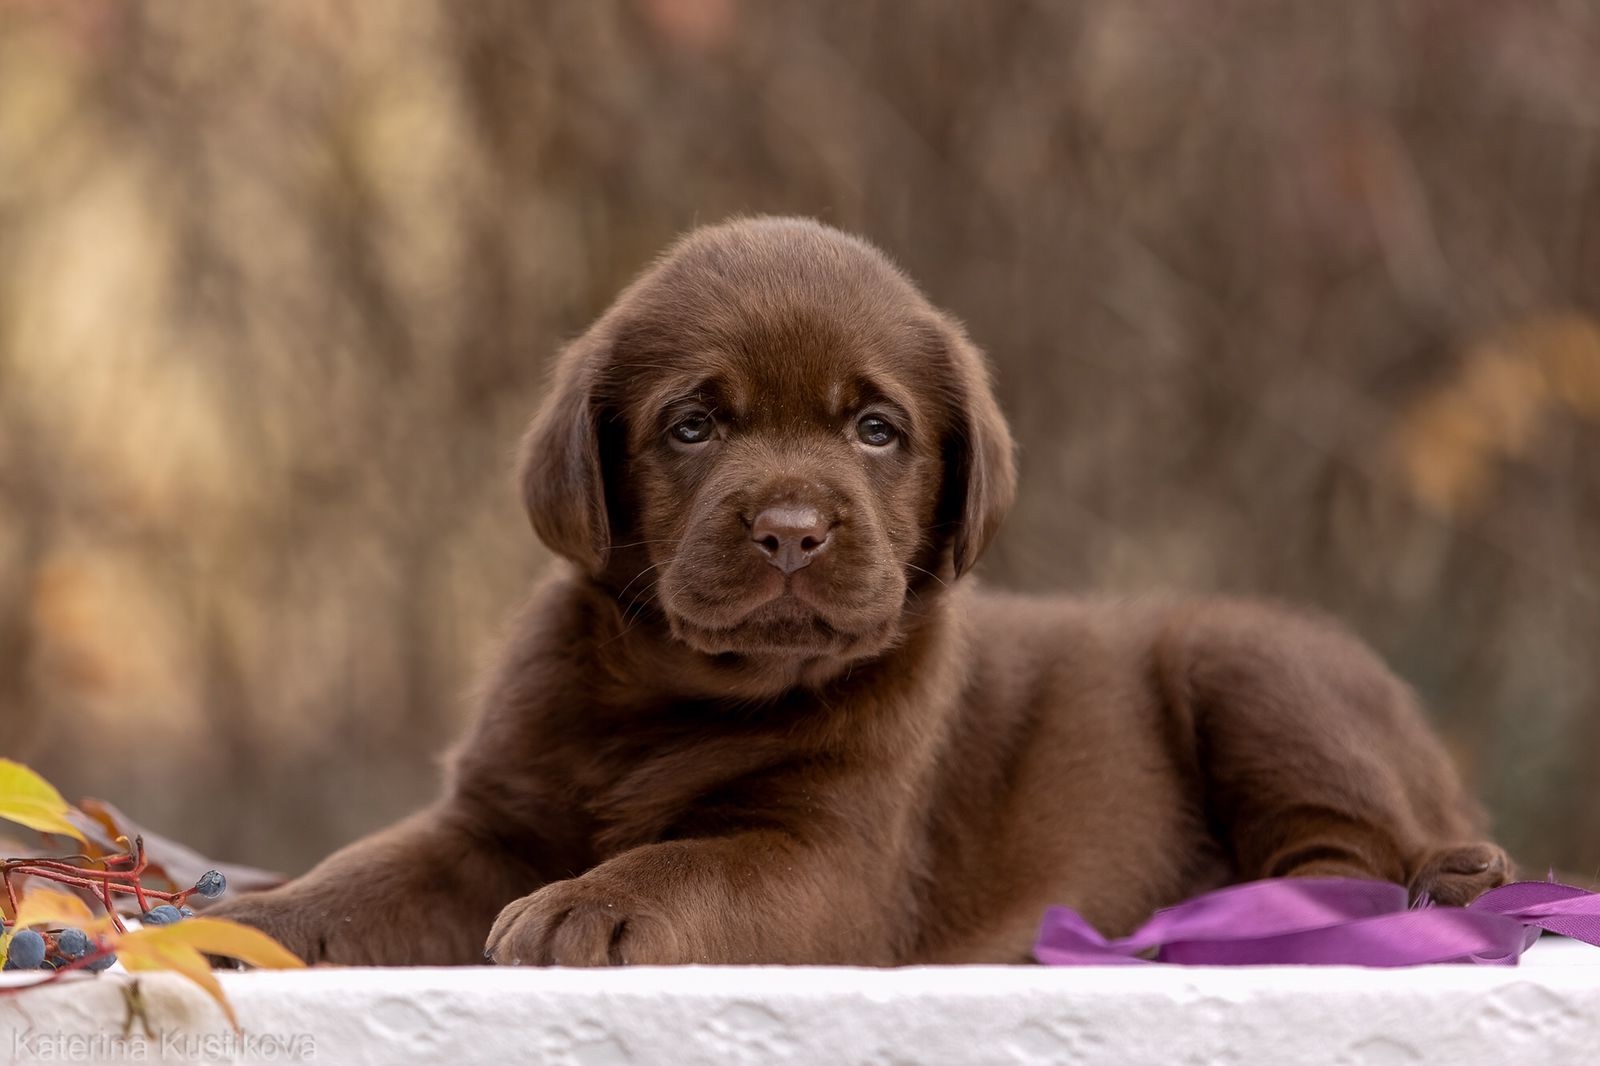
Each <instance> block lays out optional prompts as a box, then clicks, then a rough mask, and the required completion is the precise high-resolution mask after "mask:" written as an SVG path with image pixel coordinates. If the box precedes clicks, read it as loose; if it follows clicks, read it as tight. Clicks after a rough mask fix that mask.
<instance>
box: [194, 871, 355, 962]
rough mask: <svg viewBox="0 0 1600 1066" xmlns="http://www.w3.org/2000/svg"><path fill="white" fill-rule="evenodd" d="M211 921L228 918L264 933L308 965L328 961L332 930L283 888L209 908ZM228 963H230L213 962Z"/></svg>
mask: <svg viewBox="0 0 1600 1066" xmlns="http://www.w3.org/2000/svg"><path fill="white" fill-rule="evenodd" d="M205 917H207V918H226V919H227V920H229V921H232V922H238V923H240V924H241V925H248V926H251V927H253V928H255V929H259V930H261V932H263V933H266V934H267V935H268V936H270V937H271V938H272V939H274V940H276V941H277V942H278V943H280V944H282V945H283V946H284V947H286V948H288V949H289V951H290V953H291V954H293V955H297V956H299V957H300V959H301V960H302V961H304V962H306V963H310V964H316V963H319V962H325V961H328V941H329V936H328V934H329V932H331V930H328V929H319V927H318V923H317V921H316V920H315V919H314V917H313V915H312V914H310V913H308V908H307V907H306V906H305V905H304V903H303V902H301V901H300V900H297V899H295V898H293V897H292V896H290V895H288V894H287V893H285V892H284V891H283V890H281V889H275V890H273V891H270V892H258V893H252V894H249V895H243V896H239V897H237V898H235V899H230V900H228V901H227V902H226V903H220V904H218V905H217V906H215V907H207V908H206V912H205ZM213 962H214V963H218V964H225V963H226V960H217V959H214V960H213Z"/></svg>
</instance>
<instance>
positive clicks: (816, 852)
mask: <svg viewBox="0 0 1600 1066" xmlns="http://www.w3.org/2000/svg"><path fill="white" fill-rule="evenodd" d="M890 865H892V864H891V863H889V862H884V863H877V864H874V863H871V862H870V861H867V859H866V856H865V855H864V854H861V853H859V852H858V853H856V854H851V853H849V852H848V851H845V850H843V849H841V848H839V847H838V846H834V848H833V849H832V850H830V851H826V852H825V851H823V850H821V849H820V848H818V847H816V846H813V845H809V844H806V843H803V842H802V841H801V840H800V839H799V838H797V837H795V836H792V835H790V834H788V833H786V832H784V831H781V830H767V829H763V830H755V831H750V832H745V833H737V834H733V835H730V836H725V837H716V838H711V839H701V840H678V841H671V842H668V843H661V844H649V845H645V846H643V847H639V848H635V849H633V850H631V851H628V852H624V853H623V854H621V855H619V856H617V857H616V858H613V859H611V860H610V861H608V862H605V863H603V864H601V865H600V866H597V867H595V868H594V869H593V870H591V871H589V872H588V873H586V874H584V875H583V876H582V877H577V878H574V879H572V880H569V881H559V882H556V883H555V884H552V885H548V886H546V887H544V888H542V889H540V890H539V891H537V892H535V893H533V894H532V895H530V896H526V897H524V898H523V899H519V900H517V901H516V902H514V903H512V904H511V905H510V906H508V907H506V909H505V910H504V911H503V912H502V913H501V915H500V918H499V920H498V921H496V922H495V925H494V930H493V932H492V933H490V936H489V943H488V951H489V954H490V955H491V956H492V957H493V958H494V960H495V961H496V962H499V963H506V964H512V965H516V964H527V965H557V966H607V965H612V966H617V965H628V964H632V965H669V964H675V963H763V964H771V963H843V962H851V963H855V964H858V965H859V964H867V963H878V964H885V965H887V964H890V963H892V962H894V961H895V959H894V957H893V956H894V946H893V945H894V933H893V928H892V922H891V921H890V919H889V917H888V915H889V914H890V913H891V910H890V909H889V908H887V907H886V906H885V904H886V902H887V900H886V898H885V894H886V893H884V892H882V891H880V889H881V888H882V886H879V888H874V886H875V885H876V883H877V882H878V881H879V880H881V878H880V877H877V876H874V874H873V870H874V868H877V869H883V868H885V867H887V866H890Z"/></svg>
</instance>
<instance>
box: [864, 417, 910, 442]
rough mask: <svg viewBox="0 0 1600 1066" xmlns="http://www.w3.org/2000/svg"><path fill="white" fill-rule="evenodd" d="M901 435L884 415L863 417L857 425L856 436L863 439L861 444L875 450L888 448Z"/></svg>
mask: <svg viewBox="0 0 1600 1066" xmlns="http://www.w3.org/2000/svg"><path fill="white" fill-rule="evenodd" d="M899 435H900V434H899V432H898V431H897V430H896V429H895V428H894V425H893V424H892V423H890V421H889V420H888V419H887V418H884V417H883V416H882V415H862V416H861V420H860V421H858V422H857V423H856V436H858V437H860V438H861V443H862V444H869V445H871V446H872V447H874V448H886V447H888V446H889V445H891V444H893V443H894V442H895V438H897V437H898V436H899Z"/></svg>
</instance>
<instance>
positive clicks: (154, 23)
mask: <svg viewBox="0 0 1600 1066" xmlns="http://www.w3.org/2000/svg"><path fill="white" fill-rule="evenodd" d="M747 212H795V213H804V214H809V215H814V216H817V217H819V218H821V219H823V220H825V221H828V222H832V223H834V224H836V225H839V226H843V227H846V228H849V229H852V230H856V231H859V232H861V233H863V234H865V235H867V236H868V237H870V238H871V239H873V240H875V241H877V242H879V243H880V244H881V245H882V246H883V247H884V248H885V249H886V250H887V251H888V252H889V253H890V254H891V255H892V256H893V257H894V258H896V259H897V260H899V261H900V262H901V263H902V264H903V265H904V266H905V267H906V268H907V269H908V270H909V271H910V272H911V273H912V274H913V275H914V276H915V277H916V278H918V279H919V280H920V281H921V282H922V283H923V285H924V286H925V287H926V289H927V290H928V292H929V294H930V295H931V296H932V298H933V299H934V300H935V302H937V303H939V304H941V305H944V306H946V307H948V308H950V309H951V310H953V311H954V312H955V313H956V314H957V315H959V316H960V317H962V318H963V319H965V320H966V322H967V323H968V326H969V328H970V331H971V333H972V335H973V336H974V338H975V339H977V340H978V342H979V343H980V344H981V345H983V346H984V347H985V348H986V349H987V350H988V352H989V353H990V356H991V357H992V359H993V361H994V364H995V367H996V372H997V376H998V383H999V390H1000V394H1001V399H1002V403H1003V405H1004V406H1005V408H1006V410H1007V412H1008V414H1009V415H1010V417H1011V419H1012V421H1013V426H1014V428H1015V430H1016V432H1017V435H1018V438H1019V440H1020V442H1021V446H1022V469H1023V480H1022V490H1021V503H1020V504H1019V506H1018V507H1017V509H1016V511H1015V512H1014V513H1013V515H1012V516H1011V519H1010V521H1009V523H1008V525H1007V526H1006V528H1005V531H1004V533H1003V535H1002V537H1001V539H1000V541H999V542H998V544H997V545H996V547H995V548H994V550H993V551H992V553H991V555H990V556H989V557H988V559H987V561H986V564H985V567H984V570H985V573H986V579H987V580H989V581H990V582H992V583H997V584H1015V585H1019V586H1023V587H1027V588H1032V589H1063V590H1101V591H1112V592H1125V593H1138V592H1140V591H1144V590H1151V589H1165V588H1172V587H1178V588H1184V589H1191V590H1195V591H1200V592H1208V591H1219V592H1230V593H1242V594H1259V595H1267V596H1273V597H1281V598H1287V599H1293V600H1297V601H1305V602H1309V603H1313V604H1317V605H1321V606H1322V607H1324V608H1325V609H1327V610H1328V611H1331V612H1333V613H1335V614H1337V615H1339V616H1340V617H1342V618H1344V619H1345V620H1346V621H1347V622H1348V623H1349V624H1351V625H1352V626H1354V627H1355V628H1356V629H1357V630H1358V631H1359V632H1360V633H1362V634H1363V635H1365V636H1366V637H1367V638H1368V639H1370V640H1371V641H1373V642H1374V643H1375V644H1376V645H1378V647H1379V648H1380V649H1381V650H1382V651H1383V653H1384V654H1385V655H1387V656H1388V658H1389V659H1390V660H1391V661H1392V662H1393V663H1394V664H1395V665H1396V667H1397V668H1398V669H1399V671H1400V672H1401V673H1402V674H1403V675H1404V676H1405V677H1407V678H1408V679H1409V680H1410V681H1412V682H1413V683H1414V684H1415V685H1417V686H1418V688H1419V689H1420V690H1421V691H1422V693H1423V694H1424V696H1425V697H1426V699H1427V701H1428V703H1429V705H1430V707H1431V708H1432V710H1433V711H1434V713H1435V715H1436V718H1437V720H1438V721H1439V723H1440V724H1441V726H1442V728H1443V730H1444V731H1445V733H1446V735H1447V736H1448V738H1449V742H1450V744H1451V747H1452V748H1453V750H1454V751H1455V752H1456V754H1457V756H1458V757H1459V759H1460V760H1461V762H1462V764H1463V766H1464V767H1465V769H1466V771H1467V773H1468V775H1469V776H1470V778H1471V780H1472V781H1473V783H1474V785H1475V787H1476V789H1477V790H1478V792H1479V794H1480V795H1481V796H1482V798H1483V799H1484V801H1485V802H1486V803H1487V804H1488V805H1489V807H1490V808H1491V809H1492V811H1493V812H1494V814H1495V818H1496V823H1497V828H1498V831H1499V834H1500V836H1501V838H1502V840H1503V842H1504V843H1506V844H1507V845H1508V846H1510V848H1511V849H1512V850H1513V851H1514V852H1515V853H1516V854H1517V855H1519V856H1520V857H1521V858H1522V859H1523V860H1524V861H1525V862H1526V863H1528V864H1530V865H1531V866H1532V867H1533V868H1534V870H1535V871H1537V872H1538V873H1539V874H1542V873H1543V872H1544V869H1545V867H1546V865H1548V864H1555V865H1557V866H1559V867H1566V868H1568V869H1571V870H1573V871H1575V872H1577V873H1579V874H1584V875H1588V874H1591V873H1593V874H1600V792H1597V789H1596V784H1597V776H1600V775H1597V772H1596V769H1595V768H1596V765H1597V763H1600V325H1597V317H1600V7H1596V6H1595V5H1592V4H1588V3H1584V2H1556V0H1550V2H1539V3H1519V4H1507V3H1498V2H1487V0H1485V2H1474V0H1432V2H1430V0H1409V2H1404V3H1402V2H1398V0H1394V2H1386V3H1378V2H1370V0H1368V2H1362V0H1351V2H1345V3H1279V2H1254V0H1185V2H1182V3H1179V2H1139V0H1083V2H1066V0H1060V2H1046V0H1036V2H1014V3H979V2H975V0H942V2H940V0H910V2H907V0H898V2H869V0H831V2H811V0H792V2H772V3H759V4H758V3H738V2H736V0H648V2H647V0H639V2H599V0H552V2H548V3H509V2H504V3H495V2H489V0H477V2H474V3H471V4H456V3H451V2H448V0H408V2H406V3H393V4H391V3H366V2H361V0H272V2H266V0H260V2H247V0H237V2H230V3H225V4H223V3H177V2H163V3H130V2H126V0H92V2H91V0H0V753H3V754H5V755H8V756H12V757H15V758H19V759H21V760H23V761H25V762H27V763H30V764H32V765H33V766H35V767H36V768H37V769H39V770H40V771H41V772H43V773H45V774H46V775H48V776H49V777H50V778H52V779H53V780H54V781H55V782H56V783H57V784H59V785H60V786H61V788H62V790H63V791H64V792H66V793H67V794H68V795H69V796H70V797H74V798H75V797H78V796H81V795H86V794H87V795H96V796H101V797H104V798H107V799H110V800H113V801H114V802H116V803H117V804H118V805H119V806H121V807H122V808H123V809H125V810H127V811H128V812H129V813H130V814H132V815H134V816H135V817H136V818H138V819H140V820H142V821H144V822H147V823H149V824H151V825H152V826H155V827H157V828H160V829H162V830H164V831H165V832H167V833H169V834H171V835H173V836H176V837H179V838H180V839H183V840H184V841H186V842H188V843H190V844H193V845H195V846H197V847H199V848H200V849H202V850H204V851H207V852H209V853H211V854H213V855H215V856H217V857H220V858H232V859H238V860H244V861H248V862H254V863H257V864H260V865H265V866H270V867H276V868H279V869H283V870H286V871H289V872H296V871H299V870H302V869H304V868H305V867H306V866H308V865H309V864H311V863H312V862H313V861H315V860H316V859H317V858H319V857H320V856H322V855H323V854H325V853H326V852H327V851H329V850H330V849H332V848H333V847H335V846H337V845H339V844H341V843H343V842H345V841H347V840H350V839H352V838H354V837H355V836H357V835H359V834H360V833H363V832H365V831H366V830H369V829H371V828H373V827H375V826H377V825H379V824H381V823H383V822H385V821H387V820H389V819H391V818H393V817H394V816H396V815H397V814H399V813H401V812H403V811H406V810H408V809H409V808H411V807H413V806H415V805H416V804H418V803H420V802H422V801H423V800H425V799H426V798H427V797H429V796H430V795H431V794H432V793H433V790H434V788H435V786H436V781H437V767H436V761H437V756H436V753H437V752H438V751H439V749H440V748H441V746H443V745H445V744H446V743H447V742H448V741H449V740H450V738H452V737H454V736H456V735H457V734H458V733H459V732H460V731H461V729H462V728H463V726H464V724H465V722H466V721H467V719H468V716H469V714H470V711H471V701H470V699H469V697H468V693H469V690H470V686H471V682H472V679H473V676H474V673H475V671H476V670H478V669H479V668H480V666H481V664H482V663H483V661H484V660H485V658H486V657H487V656H488V655H489V654H490V653H492V651H493V649H494V646H495V642H496V639H497V634H498V633H499V631H500V627H501V626H502V624H503V622H504V620H505V618H506V616H507V614H508V612H509V610H510V609H511V608H512V607H513V606H514V605H515V603H516V602H517V601H518V600H519V598H520V597H521V596H522V594H523V592H524V590H525V587H526V586H527V584H528V583H529V582H530V580H532V579H533V578H534V577H536V575H537V574H538V573H539V572H540V570H541V569H542V568H543V567H544V566H546V565H547V564H548V561H549V559H548V555H547V554H546V553H545V552H544V551H543V549H542V548H541V547H540V546H539V545H538V544H537V543H536V542H535V541H534V539H533V537H532V536H531V534H530V533H529V531H528V528H527V523H526V519H525V517H524V515H523V514H522V512H521V509H520V504H519V500H518V496H517V493H516V491H515V490H514V488H513V487H512V478H511V457H512V454H513V451H514V447H515V443H516V440H517V436H518V433H519V431H520V429H521V427H522V424H523V422H524V420H525V418H526V417H527V415H528V413H529V412H530V411H531V410H532V408H533V406H534V404H535V403H536V402H537V400H538V398H539V391H540V388H541V382H542V376H543V373H544V369H545V367H546V363H547V360H548V359H549V357H550V356H551V354H552V353H553V352H554V351H555V350H556V348H557V347H558V346H559V345H560V343H561V342H562V341H563V339H564V338H568V337H570V336H572V335H574V334H576V333H577V332H579V331H580V330H582V328H583V327H584V326H585V325H586V323H587V322H588V321H589V320H590V319H591V318H592V317H593V316H594V315H595V314H596V313H598V312H599V311H600V310H601V309H602V308H603V307H604V306H605V305H606V303H607V302H608V301H609V300H610V299H611V297H612V296H613V295H614V294H615V293H616V291H617V290H618V288H619V287H621V286H622V285H623V284H624V283H625V282H626V281H627V280H628V278H629V277H630V276H631V275H632V274H633V273H634V272H635V271H637V270H638V269H639V268H640V267H641V266H642V265H643V264H644V263H645V262H646V261H647V260H648V259H649V257H650V256H652V255H653V254H654V253H655V252H657V251H658V250H660V249H661V248H662V246H663V245H665V244H666V243H668V242H669V241H671V240H672V238H673V237H674V235H676V234H678V233H680V232H681V231H683V230H684V229H686V228H688V227H690V226H693V225H695V224H696V223H700V222H708V221H713V220H717V219H722V218H725V217H727V216H729V215H732V214H738V213H747Z"/></svg>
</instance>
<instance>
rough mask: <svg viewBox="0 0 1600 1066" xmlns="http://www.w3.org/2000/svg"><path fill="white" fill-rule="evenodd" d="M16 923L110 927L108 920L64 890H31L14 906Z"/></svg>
mask: <svg viewBox="0 0 1600 1066" xmlns="http://www.w3.org/2000/svg"><path fill="white" fill-rule="evenodd" d="M16 924H17V926H18V928H27V927H29V926H34V925H49V926H71V927H72V928H74V929H82V930H83V931H84V932H89V931H90V928H91V927H94V926H109V925H110V924H111V919H109V918H96V917H95V916H94V912H93V911H91V910H90V909H89V907H88V905H87V904H86V903H84V902H83V900H81V899H79V898H78V897H77V896H69V895H67V894H66V893H65V892H51V891H48V890H45V889H38V888H36V889H33V890H32V891H30V892H29V893H28V894H27V895H26V896H23V897H22V902H21V903H19V904H18V905H17V923H16Z"/></svg>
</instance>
